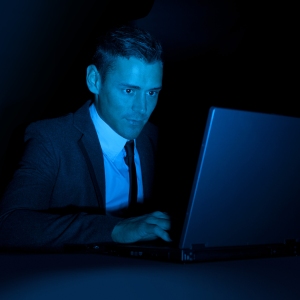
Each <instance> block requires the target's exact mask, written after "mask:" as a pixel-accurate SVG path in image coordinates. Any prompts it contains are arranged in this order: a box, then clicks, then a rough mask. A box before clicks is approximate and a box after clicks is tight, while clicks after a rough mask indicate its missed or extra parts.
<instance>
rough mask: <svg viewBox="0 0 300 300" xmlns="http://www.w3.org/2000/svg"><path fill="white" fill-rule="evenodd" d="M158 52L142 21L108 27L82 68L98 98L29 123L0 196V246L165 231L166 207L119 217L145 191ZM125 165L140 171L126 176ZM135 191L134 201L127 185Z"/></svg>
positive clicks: (152, 147)
mask: <svg viewBox="0 0 300 300" xmlns="http://www.w3.org/2000/svg"><path fill="white" fill-rule="evenodd" d="M161 53H162V50H161V45H160V44H159V43H158V42H157V41H156V40H155V39H153V37H151V35H150V34H149V33H147V32H145V31H143V30H141V29H137V28H132V27H126V26H124V27H121V28H117V29H114V30H111V31H109V32H108V33H107V34H106V35H105V36H104V37H103V38H102V39H101V40H100V41H99V45H98V47H97V50H96V53H95V55H94V58H93V64H92V65H90V66H88V68H87V75H86V82H87V86H88V88H89V90H90V91H91V92H92V93H93V94H94V95H95V99H94V102H91V101H88V102H87V103H86V104H85V105H84V106H83V107H81V108H80V109H79V110H78V111H77V112H75V113H74V114H69V115H67V116H64V117H61V118H57V119H52V120H44V121H40V122H36V123H34V124H31V125H30V126H29V127H28V128H27V131H26V133H25V142H26V149H25V152H24V155H23V158H22V160H21V163H20V168H19V169H18V170H17V171H16V173H15V175H14V178H13V180H12V182H11V183H10V185H9V186H8V188H7V190H6V192H5V194H4V197H3V199H2V202H1V207H0V243H1V245H2V247H6V248H23V249H24V248H28V249H32V248H39V249H43V248H45V249H49V248H55V249H60V248H62V247H63V246H64V245H65V244H76V243H92V242H109V241H115V242H119V243H130V242H136V241H140V240H151V239H155V238H162V239H163V240H165V241H170V237H169V235H168V233H167V230H168V229H170V221H169V217H168V216H167V215H166V214H165V213H162V212H160V211H155V212H152V213H149V214H144V215H140V216H138V217H131V218H124V216H126V215H127V216H128V215H130V214H131V213H133V212H134V213H136V211H137V212H139V213H140V214H141V212H142V211H143V210H142V207H146V206H147V204H148V203H149V201H150V200H149V199H150V198H151V191H152V184H153V180H154V178H153V177H154V173H155V157H156V150H157V145H156V144H157V134H156V128H155V127H154V126H153V125H151V124H150V123H148V122H147V121H148V119H149V117H150V115H151V113H152V111H153V110H154V108H155V106H156V103H157V99H158V94H159V91H160V90H161V87H162V74H163V64H162V58H161ZM128 141H131V142H130V143H128V145H129V144H131V145H132V146H133V149H132V151H134V154H133V155H134V165H133V168H132V167H131V169H130V167H129V166H127V164H128V159H129V156H130V154H129V152H128V153H127V150H126V149H127V148H126V149H124V146H126V145H127V142H128ZM128 151H129V150H128ZM126 159H127V162H126ZM129 169H130V170H135V171H134V172H135V173H136V177H137V179H135V180H134V179H130V177H129V171H128V170H129ZM132 172H133V171H130V174H133V173H132ZM132 178H134V177H132ZM134 184H135V187H136V188H135V189H133V186H134ZM133 191H134V192H133ZM134 193H136V194H135V202H136V203H134V202H133V204H132V206H130V205H129V202H130V201H132V200H131V197H130V199H129V197H128V195H129V194H131V195H132V194H134ZM132 199H134V197H133V198H132Z"/></svg>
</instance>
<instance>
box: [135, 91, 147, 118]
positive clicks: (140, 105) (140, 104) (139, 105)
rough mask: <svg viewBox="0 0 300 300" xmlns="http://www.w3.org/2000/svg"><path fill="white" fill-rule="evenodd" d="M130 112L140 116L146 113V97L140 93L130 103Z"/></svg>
mask: <svg viewBox="0 0 300 300" xmlns="http://www.w3.org/2000/svg"><path fill="white" fill-rule="evenodd" d="M132 110H133V111H135V112H138V113H140V114H145V113H146V112H147V100H146V95H144V94H142V93H141V94H138V95H137V96H136V97H135V99H134V101H133V103H132Z"/></svg>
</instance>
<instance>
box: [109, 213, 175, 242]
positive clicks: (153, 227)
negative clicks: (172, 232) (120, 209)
mask: <svg viewBox="0 0 300 300" xmlns="http://www.w3.org/2000/svg"><path fill="white" fill-rule="evenodd" d="M169 229H170V218H169V216H168V215H167V214H165V213H163V212H160V211H156V212H153V213H151V214H147V215H143V216H140V217H135V218H129V219H125V220H122V221H120V222H119V223H118V224H117V225H116V226H115V227H114V229H113V231H112V234H111V237H112V239H113V241H114V242H117V243H134V242H137V241H149V240H155V239H157V238H161V239H163V240H164V241H167V242H170V241H171V238H170V236H169V234H168V233H167V232H166V230H169Z"/></svg>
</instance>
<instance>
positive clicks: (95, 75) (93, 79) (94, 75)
mask: <svg viewBox="0 0 300 300" xmlns="http://www.w3.org/2000/svg"><path fill="white" fill-rule="evenodd" d="M86 84H87V86H88V88H89V90H90V91H91V92H92V93H93V94H96V95H98V94H99V90H100V87H101V77H100V74H99V72H98V70H97V68H96V66H95V65H89V66H88V67H87V69H86Z"/></svg>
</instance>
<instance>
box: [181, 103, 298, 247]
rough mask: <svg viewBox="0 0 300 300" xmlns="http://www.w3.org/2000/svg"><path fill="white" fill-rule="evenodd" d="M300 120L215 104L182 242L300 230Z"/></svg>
mask: <svg viewBox="0 0 300 300" xmlns="http://www.w3.org/2000/svg"><path fill="white" fill-rule="evenodd" d="M299 137H300V119H298V118H293V117H286V116H279V115H269V114H263V113H255V112H246V111H239V110H232V109H223V108H214V107H213V108H211V109H210V112H209V116H208V120H207V124H206V129H205V134H204V138H203V142H202V147H201V151H200V155H199V161H198V165H197V169H196V174H195V178H194V183H193V188H192V191H191V196H190V202H189V205H188V209H187V213H186V218H185V223H184V228H183V233H182V237H181V240H180V248H190V247H192V245H194V246H195V245H205V246H206V247H219V246H241V245H260V244H273V243H284V242H285V240H286V239H298V238H299V235H300V225H299V223H300V221H299V218H298V214H299V213H298V212H299V210H300V138H299Z"/></svg>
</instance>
